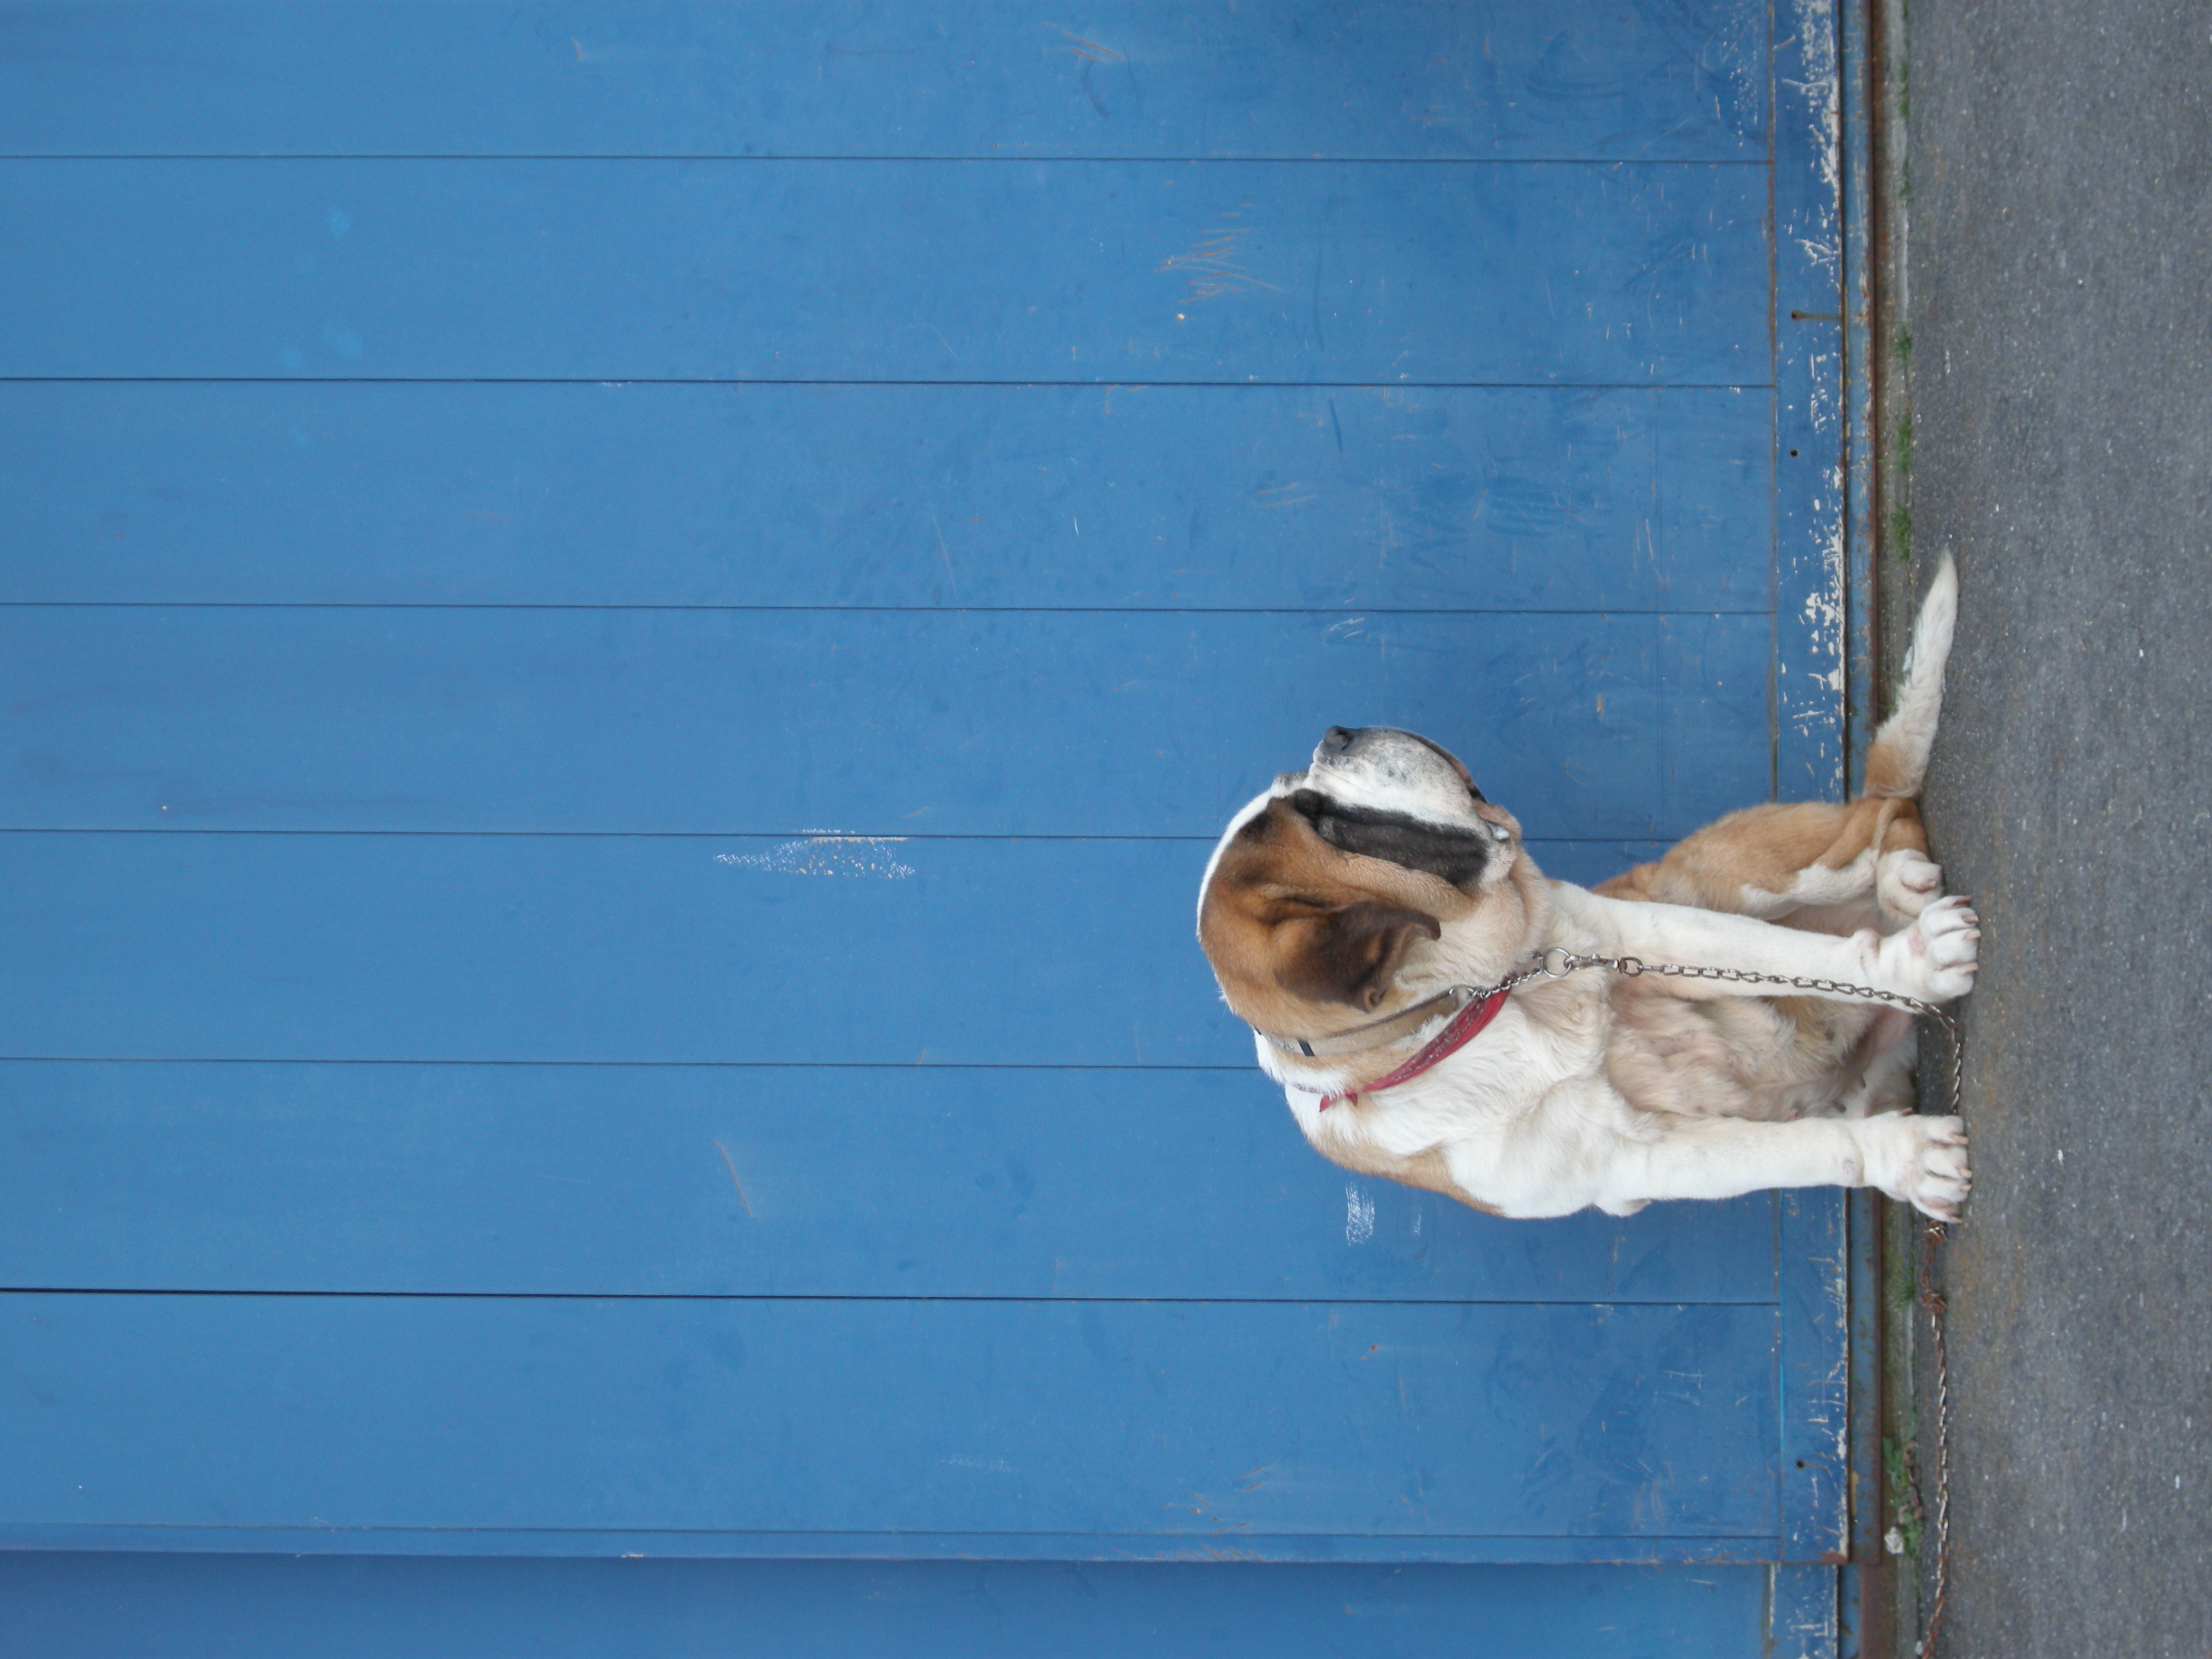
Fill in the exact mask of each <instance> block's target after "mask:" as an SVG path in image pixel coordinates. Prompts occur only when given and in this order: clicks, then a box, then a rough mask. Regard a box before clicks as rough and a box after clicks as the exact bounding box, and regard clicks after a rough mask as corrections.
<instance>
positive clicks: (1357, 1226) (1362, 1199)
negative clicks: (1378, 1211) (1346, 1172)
mask: <svg viewBox="0 0 2212 1659" xmlns="http://www.w3.org/2000/svg"><path fill="white" fill-rule="evenodd" d="M1372 1237H1375V1200H1373V1199H1371V1198H1370V1197H1368V1196H1367V1194H1364V1193H1363V1192H1361V1191H1360V1190H1359V1188H1358V1187H1357V1186H1355V1185H1353V1184H1352V1182H1348V1181H1347V1182H1345V1184H1344V1242H1345V1243H1347V1244H1364V1243H1366V1242H1367V1241H1368V1240H1369V1239H1370V1238H1372Z"/></svg>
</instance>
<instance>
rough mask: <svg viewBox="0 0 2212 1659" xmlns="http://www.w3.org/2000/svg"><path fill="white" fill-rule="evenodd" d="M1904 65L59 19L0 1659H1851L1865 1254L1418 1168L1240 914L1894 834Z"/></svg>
mask: <svg viewBox="0 0 2212 1659" xmlns="http://www.w3.org/2000/svg"><path fill="white" fill-rule="evenodd" d="M1834 46H1835V41H1834V23H1833V20H1832V17H1831V16H1829V15H1827V14H1826V13H1824V12H1820V11H1819V10H1817V9H1810V8H1808V9H1803V11H1802V15H1798V16H1796V17H1795V18H1794V20H1793V21H1789V22H1788V23H1786V24H1785V25H1784V26H1783V27H1779V28H1774V27H1770V23H1769V19H1768V17H1767V15H1766V12H1765V9H1764V8H1763V7H1760V6H1756V5H1748V4H1742V3H1736V0H1715V3H1713V4H1711V5H1709V6H1706V7H1704V8H1698V7H1684V6H1680V5H1675V4H1651V5H1644V4H1638V3H1629V0H1622V3H1607V4H1581V3H1577V4H1573V5H1561V6H1557V7H1537V6H1530V5H1524V4H1521V3H1517V0H1500V3H1497V4H1494V5H1491V4H1474V5H1463V6H1443V5H1437V6H1430V5H1419V4H1403V5H1386V6H1381V7H1350V6H1332V5H1319V4H1314V5H1305V4H1299V5H1291V4H1284V5H1279V6H1260V7H1252V6H1246V7H1243V8H1241V9H1240V8H1232V7H1220V8H1211V7H1186V6H1179V5H1168V4H1164V3H1159V4H1152V3H1138V4H1131V5H1111V6H1094V7H1091V8H1089V9H1082V8H1079V9H1075V10H1071V11H1054V12H1051V13H1049V14H1047V13H1045V12H1042V11H1040V10H1038V9H1035V8H1032V7H1029V6H1025V5H1017V4H1012V3H1000V0H973V3H967V4H959V5H936V6H928V7H921V6H904V5H896V4H867V3H852V0H847V3H823V4H818V5H811V6H800V5H796V4H793V5H763V6H750V7H747V6H738V7H708V6H680V5H679V6H672V7H659V6H655V7H644V6H624V5H614V4H592V3H575V4H543V5H527V6H523V7H520V8H517V9H504V8H501V9H495V8H491V7H489V6H487V7H482V8H479V7H475V6H459V5H453V6H433V7H405V6H391V5H381V4H367V3H313V4H307V3H295V4H289V5H281V6H279V5H270V6H212V5H210V6H142V5H122V4H118V5H106V4H69V5H55V6H43V5H18V6H9V7H8V8H6V9H4V11H0V134H4V137H0V152H4V155H5V157H6V159H4V160H0V225H4V226H5V227H6V241H7V249H8V252H7V258H6V260H5V262H4V265H0V296H4V300H5V309H4V316H5V318H6V322H5V325H4V326H0V377H4V378H0V455H3V456H4V458H5V459H4V463H0V464H4V466H5V468H6V487H5V493H4V496H0V538H4V564H3V565H0V722H4V732H5V739H6V742H5V750H4V760H0V781H3V782H4V795H0V815H3V816H0V829H5V830H6V832H7V833H6V834H5V835H4V836H0V872H4V873H0V917H4V926H5V928H6V937H7V939H8V941H9V950H8V951H7V953H6V956H5V958H4V965H0V984H4V990H5V995H4V997H0V1057H4V1058H0V1145H4V1156H0V1284H4V1285H5V1286H6V1287H7V1288H6V1290H5V1291H4V1293H0V1401H4V1406H0V1412H4V1418H0V1424H4V1431H5V1432H4V1440H5V1443H6V1444H7V1445H8V1447H9V1452H8V1454H7V1455H6V1456H5V1457H4V1458H0V1545H4V1546H6V1547H8V1549H9V1551H10V1552H12V1553H9V1554H7V1555H5V1556H4V1557H0V1580H3V1581H4V1584H5V1592H4V1594H0V1632H5V1637H4V1641H0V1645H4V1646H5V1647H6V1648H7V1649H8V1650H9V1651H10V1652H21V1653H27V1654H28V1653H48V1652H52V1653H61V1652H71V1653H87V1652H113V1653H133V1654H146V1653H162V1652H176V1653H185V1652H201V1651H207V1652H222V1653H224V1654H229V1655H238V1654H249V1653H260V1652H269V1653H280V1652H293V1651H299V1650H301V1642H302V1641H303V1640H305V1639H306V1633H308V1632H312V1633H313V1641H314V1645H315V1650H317V1651H327V1652H332V1653H337V1652H345V1653H362V1654H398V1653H407V1654H422V1653H432V1652H446V1651H450V1652H453V1653H469V1654H482V1653H492V1652H505V1651H514V1652H524V1651H527V1652H531V1653H533V1654H568V1653H574V1654H600V1653H607V1652H615V1651H622V1652H630V1651H635V1652H641V1653H643V1652H654V1653H659V1652H669V1653H677V1652H681V1653H697V1652H709V1651H712V1652H720V1651H728V1652H778V1653H783V1652H790V1653H811V1652H822V1653H834V1654H841V1655H844V1654H863V1653H924V1652H927V1653H939V1652H942V1653H962V1654H979V1655H980V1654H993V1655H996V1654H1011V1653H1029V1652H1038V1653H1043V1652H1050V1653H1054V1654H1078V1653H1088V1652H1097V1653H1101V1654H1115V1655H1120V1654H1127V1653H1133V1652H1146V1651H1159V1652H1164V1653H1183V1652H1194V1651H1200V1650H1205V1651H1208V1652H1220V1653H1254V1654H1262V1653H1264V1654H1268V1655H1278V1656H1279V1655H1295V1654H1306V1653H1313V1654H1321V1653H1331V1654H1337V1653H1344V1654H1351V1653H1362V1654H1364V1653H1374V1654H1392V1655H1403V1654H1410V1653H1417V1652H1431V1651H1437V1652H1442V1651H1452V1652H1459V1651H1463V1650H1466V1644H1467V1642H1468V1639H1469V1636H1470V1632H1481V1633H1482V1638H1483V1645H1485V1646H1486V1648H1487V1649H1488V1650H1494V1651H1499V1652H1506V1651H1510V1652H1513V1653H1516V1654H1526V1655H1559V1656H1594V1655H1607V1654H1619V1655H1628V1654H1660V1653H1665V1654H1674V1653H1682V1654H1698V1655H1717V1654H1738V1653H1741V1654H1752V1653H1764V1652H1767V1651H1785V1650H1786V1651H1790V1652H1800V1651H1802V1652H1805V1653H1812V1652H1816V1651H1818V1652H1823V1653H1831V1652H1833V1651H1834V1650H1835V1643H1836V1639H1837V1638H1836V1628H1835V1607H1836V1595H1837V1577H1836V1570H1835V1568H1834V1566H1833V1565H1823V1564H1824V1563H1831V1564H1832V1562H1833V1561H1835V1560H1837V1559H1840V1555H1839V1552H1841V1551H1842V1550H1844V1547H1845V1545H1846V1539H1845V1526H1844V1508H1843V1501H1844V1500H1843V1477H1844V1446H1843V1439H1844V1409H1845V1404H1846V1402H1845V1400H1844V1357H1845V1349H1844V1330H1843V1312H1842V1309H1843V1304H1842V1301H1841V1299H1840V1291H1841V1289H1842V1284H1843V1271H1844V1268H1843V1262H1844V1256H1843V1245H1842V1239H1843V1227H1844V1222H1843V1214H1844V1212H1843V1208H1842V1206H1841V1205H1840V1203H1839V1202H1838V1200H1835V1199H1834V1198H1833V1196H1832V1195H1826V1194H1811V1195H1806V1196H1804V1197H1802V1198H1800V1199H1793V1200H1789V1201H1786V1202H1784V1201H1781V1200H1775V1199H1772V1198H1769V1197H1765V1196H1762V1197H1758V1198H1753V1199H1750V1200H1744V1201H1741V1202H1737V1203H1732V1204H1726V1205H1717V1206H1660V1207H1657V1208H1655V1209H1653V1210H1650V1211H1647V1212H1645V1213H1644V1214H1643V1215H1640V1216H1638V1217H1637V1218H1632V1219H1630V1220H1626V1221H1615V1220H1611V1219H1607V1218H1601V1217H1595V1216H1584V1217H1577V1218H1571V1219H1569V1220H1566V1221H1562V1222H1558V1223H1552V1224H1528V1223H1504V1222H1498V1221H1492V1220H1490V1219H1487V1218H1483V1217H1480V1216H1478V1215H1474V1214H1472V1213H1469V1212H1464V1211H1462V1210H1461V1209H1459V1208H1457V1207H1456V1206H1451V1205H1449V1204H1448V1203H1445V1202H1443V1201H1442V1200H1437V1199H1436V1198H1434V1197H1432V1196H1431V1195H1428V1194H1419V1193H1414V1192H1411V1191H1406V1190H1401V1189H1399V1188H1395V1187H1390V1186H1387V1185H1380V1184H1377V1183H1375V1182H1369V1181H1365V1180H1347V1179H1346V1178H1345V1177H1344V1176H1343V1175H1342V1174H1341V1173H1340V1172H1339V1171H1337V1170H1334V1169H1332V1168H1330V1167H1328V1166H1327V1165H1325V1164H1321V1163H1319V1162H1318V1161H1317V1160H1316V1159H1315V1158H1313V1157H1312V1155H1311V1154H1310V1152H1308V1151H1307V1150H1306V1149H1305V1148H1304V1146H1303V1144H1302V1143H1301V1142H1299V1140H1298V1139H1297V1136H1296V1134H1295V1133H1294V1132H1293V1131H1292V1129H1291V1126H1290V1124H1289V1123H1288V1122H1287V1121H1285V1114H1284V1112H1283V1109H1282V1106H1281V1103H1280V1100H1279V1097H1277V1096H1276V1095H1275V1094H1274V1093H1273V1091H1271V1090H1270V1089H1269V1088H1268V1087H1267V1085H1266V1084H1265V1083H1264V1082H1263V1081H1262V1080H1261V1079H1260V1077H1259V1076H1258V1075H1257V1073H1255V1071H1254V1070H1253V1069H1252V1066H1251V1065H1250V1058H1249V1036H1247V1034H1245V1033H1244V1032H1243V1030H1242V1028H1241V1027H1239V1026H1237V1024H1236V1023H1235V1022H1234V1021H1233V1020H1231V1018H1228V1016H1227V1015H1226V1013H1225V1011H1224V1010H1223V1009H1222V1008H1221V1007H1220V1006H1219V1004H1218V1000H1217V998H1216V997H1215V995H1214V993H1213V990H1212V986H1211V983H1210V981H1209V980H1208V977H1207V975H1206V969H1205V966H1204V963H1203V962H1202V961H1201V960H1200V957H1199V956H1198V954H1197V951H1196V950H1195V948H1194V945H1193V943H1192V941H1191V939H1190V916H1191V908H1192V903H1193V901H1194V893H1195V885H1196V881H1197V877H1198V873H1199V871H1200V868H1201V867H1202V866H1203V863H1204V860H1205V857H1206V852H1207V849H1208V848H1209V846H1210V844H1211V842H1212V837H1213V836H1214V834H1215V833H1216V831H1217V830H1218V827H1219V826H1220V824H1221V823H1223V821H1224V820H1225V818H1226V817H1227V816H1228V814H1229V812H1230V811H1231V810H1232V809H1233V808H1234V806H1235V805H1237V803H1239V802H1240V801H1242V800H1243V799H1245V798H1246V797H1247V796H1249V794H1250V793H1252V792H1253V790H1254V789H1255V788H1256V787H1259V786H1260V785H1261V783H1263V782H1264V781H1265V779H1266V778H1267V776H1268V775H1271V774H1272V773H1273V771H1274V770H1276V769H1279V768H1280V767H1282V766H1285V765H1287V764H1290V763H1293V762H1294V761H1295V760H1296V759H1297V757H1299V756H1300V755H1301V754H1303V753H1304V751H1305V750H1307V749H1308V748H1309V747H1310V744H1311V743H1312V741H1313V738H1314V736H1315V734H1316V732H1318V731H1319V730H1320V729H1321V728H1322V727H1323V726H1327V725H1329V724H1331V723H1347V724H1355V725H1357V724H1363V723H1368V722H1376V721H1388V722H1389V723H1393V724H1399V725H1406V726H1415V727H1418V728H1419V729H1422V730H1424V731H1427V732H1432V733H1434V734H1435V735H1437V737H1439V738H1443V739H1444V740H1446V741H1447V742H1449V744H1451V745H1452V746H1453V747H1454V748H1455V749H1456V750H1458V751H1459V752H1460V753H1462V755H1464V756H1466V757H1468V758H1469V759H1470V761H1471V762H1472V763H1474V767H1475V769H1476V770H1477V772H1478V775H1480V777H1481V778H1482V780H1483V781H1484V782H1485V784H1486V787H1488V788H1489V789H1490V790H1491V792H1492V793H1493V794H1494V795H1496V796H1497V797H1498V798H1499V799H1504V800H1507V801H1509V802H1510V803H1511V804H1512V805H1514V806H1515V808H1516V810H1517V811H1519V812H1520V814H1521V815H1522V818H1523V819H1524V821H1525V822H1526V823H1527V824H1528V828H1529V830H1530V833H1531V836H1532V837H1534V847H1535V848H1536V850H1537V854H1538V856H1539V858H1540V859H1541V861H1542V862H1543V863H1544V864H1545V866H1547V868H1549V869H1551V870H1552V871H1553V872H1555V873H1559V874H1562V875H1567V876H1571V877H1576V878H1583V879H1594V878H1601V877H1602V876H1604V875H1606V874H1607V873H1610V872H1612V871H1613V870H1615V869H1617V868H1619V867H1620V866H1622V865H1623V864H1624V863H1626V861H1628V860H1632V859H1635V858H1638V857H1642V856H1645V855H1647V854H1650V852H1651V850H1652V849H1653V848H1656V847H1657V846H1659V845H1661V844H1663V843H1664V842H1666V841H1667V840H1668V839H1670V838H1672V837H1674V836H1679V835H1680V834H1681V833H1683V832H1685V831H1686V830H1688V829H1691V828H1692V827H1694V826H1695V825H1696V824H1698V823H1700V822H1702V821H1704V820H1705V819H1706V818H1709V817H1712V816H1714V815H1716V814H1717V813H1718V812H1720V811H1724V810H1727V809H1728V808H1730V807H1732V806H1735V805H1740V804H1742V803H1744V802H1746V801H1749V800H1754V799H1762V798H1765V797H1767V796H1769V795H1770V794H1771V793H1774V792H1775V791H1776V790H1777V788H1780V789H1782V790H1783V791H1785V792H1787V793H1791V794H1800V795H1802V794H1807V793H1834V792H1836V791H1837V790H1838V788H1839V787H1840V784H1841V767H1842V762H1841V744H1842V737H1841V734H1842V722H1843V699H1844V682H1843V674H1842V669H1843V628H1842V611H1841V599H1842V594H1843V577H1844V571H1843V565H1842V541H1841V533H1842V532H1841V524H1842V518H1841V513H1842V506H1841V501H1840V489H1841V480H1842V474H1841V466H1842V450H1841V435H1840V433H1839V431H1838V418H1839V415H1838V409H1839V404H1838V388H1839V381H1838V374H1839V365H1840V358H1839V351H1840V340H1841V325H1840V322H1839V320H1838V319H1839V316H1840V310H1841V307H1840V295H1841V283H1840V270H1839V257H1840V256H1839V245H1838V240H1837V215H1836V207H1837V197H1836V190H1837V184H1836V179H1837V173H1836V167H1837V150H1836V130H1835V120H1834V109H1833V104H1832V98H1833V94H1834V90H1835V86H1836V76H1835V64H1834ZM1775 1643H1779V1644H1782V1645H1781V1646H1779V1647H1774V1646H1771V1645H1770V1644H1775ZM256 1644H259V1645H256Z"/></svg>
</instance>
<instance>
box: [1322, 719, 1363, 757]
mask: <svg viewBox="0 0 2212 1659" xmlns="http://www.w3.org/2000/svg"><path fill="white" fill-rule="evenodd" d="M1358 735H1359V733H1358V732H1347V731H1346V730H1345V729H1344V728H1343V727H1342V726H1330V727H1329V728H1328V731H1326V732H1322V734H1321V746H1322V752H1323V753H1324V754H1329V755H1341V754H1342V753H1343V752H1344V751H1345V750H1347V749H1349V748H1351V747H1352V739H1353V738H1356V737H1358Z"/></svg>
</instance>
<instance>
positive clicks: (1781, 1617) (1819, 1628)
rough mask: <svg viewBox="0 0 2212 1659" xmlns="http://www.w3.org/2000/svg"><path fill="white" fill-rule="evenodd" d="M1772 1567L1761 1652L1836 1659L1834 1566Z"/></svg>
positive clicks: (1775, 1657) (1776, 1658)
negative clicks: (1771, 1597)
mask: <svg viewBox="0 0 2212 1659" xmlns="http://www.w3.org/2000/svg"><path fill="white" fill-rule="evenodd" d="M1772 1571H1773V1573H1774V1610H1773V1612H1772V1613H1771V1615H1770V1620H1771V1623H1770V1629H1769V1632H1768V1636H1767V1645H1766V1646H1765V1648H1763V1649H1762V1650H1761V1652H1762V1654H1765V1655H1771V1656H1772V1659H1836V1649H1837V1641H1838V1635H1839V1634H1840V1632H1839V1631H1838V1612H1839V1609H1838V1606H1837V1580H1836V1575H1837V1571H1838V1569H1836V1568H1834V1567H1832V1566H1809V1565H1795V1566H1778V1567H1775V1568H1774V1569H1772Z"/></svg>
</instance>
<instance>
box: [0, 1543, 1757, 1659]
mask: <svg viewBox="0 0 2212 1659" xmlns="http://www.w3.org/2000/svg"><path fill="white" fill-rule="evenodd" d="M1766 1589H1767V1586H1766V1572H1765V1570H1764V1569H1763V1568H1759V1567H1693V1568H1676V1569H1674V1570H1671V1571H1638V1572H1620V1571H1610V1570H1608V1569H1606V1568H1602V1567H1553V1568H1539V1569H1529V1568H1525V1567H1522V1568H1511V1567H1420V1566H1416V1567H1370V1566H1330V1565H1308V1566H1296V1567H1285V1566H1267V1565H1258V1564H1252V1563H1239V1562H1224V1563H1217V1564H1208V1565H1183V1566H1167V1565H1136V1564H1132V1563H1106V1562H1097V1563H1089V1564H1084V1565H1048V1564H1037V1565H1014V1564H1006V1563H992V1564H982V1563H945V1564H943V1565H936V1564H926V1563H920V1562H902V1563H867V1564H861V1563H842V1562H795V1561H779V1562H736V1561H567V1562H552V1561H497V1560H489V1561H487V1560H476V1561H453V1560H443V1561H441V1560H407V1559H392V1558H379V1557H355V1558H343V1557H340V1558H331V1557H324V1558H320V1559H307V1560H291V1559H285V1558H283V1557H282V1556H238V1557H212V1558H210V1557H207V1556H199V1557H192V1558H182V1559H180V1558H177V1557H161V1556H146V1555H120V1556H118V1555H0V1646H4V1647H5V1648H6V1649H7V1650H8V1651H9V1652H11V1653H15V1654H18V1655H21V1656H24V1659H32V1656H41V1659H43V1656H50V1655H61V1654H64V1653H66V1654H70V1655H78V1656H82V1655H125V1654H129V1655H135V1656H139V1659H297V1656H299V1655H300V1654H301V1653H307V1652H312V1653H313V1654H316V1655H318V1656H321V1659H394V1656H398V1655H407V1656H410V1659H607V1656H610V1655H617V1654H619V1655H623V1656H631V1659H647V1656H664V1655H665V1656H668V1659H696V1656H699V1655H702V1654H721V1653H731V1652H745V1653H762V1654H774V1655H776V1656H778V1659H937V1656H960V1659H975V1656H979V1655H987V1654H990V1655H995V1654H1012V1653H1036V1652H1042V1651H1047V1650H1048V1651H1050V1652H1051V1653H1053V1654H1054V1655H1055V1656H1064V1659H1144V1656H1159V1659H1183V1656H1186V1655H1188V1654H1190V1653H1193V1652H1194V1651H1195V1652H1203V1653H1206V1654H1207V1655H1210V1656H1215V1659H1306V1656H1315V1659H1319V1656H1322V1655H1327V1656H1329V1659H1429V1656H1434V1659H1461V1656H1463V1655H1465V1654H1466V1653H1467V1652H1468V1632H1469V1631H1480V1632H1481V1640H1482V1644H1483V1647H1484V1649H1485V1650H1487V1651H1492V1652H1497V1653H1510V1654H1512V1655H1514V1656H1516V1659H1718V1656H1739V1655H1741V1656H1750V1655H1752V1654H1754V1653H1757V1652H1759V1650H1760V1649H1759V1642H1760V1638H1762V1637H1763V1635H1764V1634H1765V1632H1764V1628H1763V1626H1764V1613H1765V1601H1766ZM249 1608H250V1609H251V1610H252V1616H251V1617H241V1616H240V1615H241V1612H242V1610H244V1609H249Z"/></svg>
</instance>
